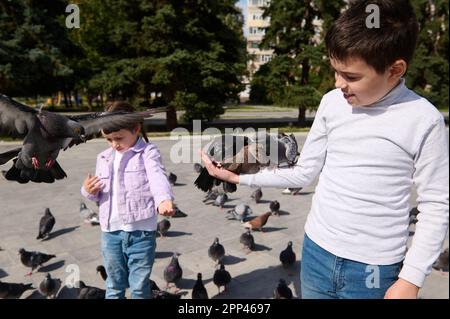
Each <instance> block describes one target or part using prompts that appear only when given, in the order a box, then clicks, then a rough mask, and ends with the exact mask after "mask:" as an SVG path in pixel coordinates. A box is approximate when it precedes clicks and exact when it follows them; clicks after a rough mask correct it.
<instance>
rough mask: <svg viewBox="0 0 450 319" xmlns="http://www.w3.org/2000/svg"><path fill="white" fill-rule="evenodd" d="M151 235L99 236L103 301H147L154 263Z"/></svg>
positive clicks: (136, 232) (137, 232) (109, 233)
mask: <svg viewBox="0 0 450 319" xmlns="http://www.w3.org/2000/svg"><path fill="white" fill-rule="evenodd" d="M155 248H156V232H155V231H140V230H137V231H133V232H125V231H121V230H119V231H114V232H103V233H102V254H103V262H104V265H105V269H106V273H107V274H108V279H107V280H106V299H124V298H125V290H126V289H127V288H130V290H131V298H133V299H149V298H150V297H151V289H150V274H151V272H152V267H153V262H154V260H155Z"/></svg>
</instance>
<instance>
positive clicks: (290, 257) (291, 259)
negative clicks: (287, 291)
mask: <svg viewBox="0 0 450 319" xmlns="http://www.w3.org/2000/svg"><path fill="white" fill-rule="evenodd" d="M280 261H281V264H282V265H283V267H285V268H287V267H289V266H291V265H292V264H294V263H295V253H294V251H293V250H292V241H289V242H288V245H287V247H286V249H285V250H283V251H281V253H280Z"/></svg>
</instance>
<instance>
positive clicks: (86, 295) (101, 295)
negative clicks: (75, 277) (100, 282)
mask: <svg viewBox="0 0 450 319" xmlns="http://www.w3.org/2000/svg"><path fill="white" fill-rule="evenodd" d="M75 286H76V287H78V297H77V298H78V299H105V295H106V290H104V289H100V288H97V287H92V286H87V285H86V284H85V283H84V282H83V281H81V280H80V281H78V282H77V284H76V285H75Z"/></svg>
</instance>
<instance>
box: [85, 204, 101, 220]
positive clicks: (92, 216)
mask: <svg viewBox="0 0 450 319" xmlns="http://www.w3.org/2000/svg"><path fill="white" fill-rule="evenodd" d="M80 216H81V218H82V219H83V221H84V222H85V223H87V224H91V225H99V224H100V220H99V218H98V214H97V213H96V212H94V211H93V210H92V209H90V208H89V207H87V206H86V204H85V203H83V202H81V203H80Z"/></svg>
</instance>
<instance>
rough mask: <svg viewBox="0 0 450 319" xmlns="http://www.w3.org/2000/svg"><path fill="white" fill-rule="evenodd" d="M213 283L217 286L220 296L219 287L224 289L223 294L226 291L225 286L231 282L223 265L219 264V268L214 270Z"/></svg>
mask: <svg viewBox="0 0 450 319" xmlns="http://www.w3.org/2000/svg"><path fill="white" fill-rule="evenodd" d="M213 282H214V284H215V285H216V286H217V289H218V291H219V295H220V287H222V286H223V287H224V290H223V292H225V291H227V285H228V284H229V283H230V282H231V275H230V273H229V272H228V271H227V270H225V266H224V264H222V263H221V264H220V268H219V269H216V271H215V272H214V275H213Z"/></svg>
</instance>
